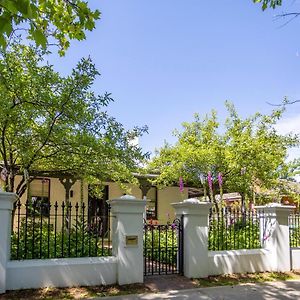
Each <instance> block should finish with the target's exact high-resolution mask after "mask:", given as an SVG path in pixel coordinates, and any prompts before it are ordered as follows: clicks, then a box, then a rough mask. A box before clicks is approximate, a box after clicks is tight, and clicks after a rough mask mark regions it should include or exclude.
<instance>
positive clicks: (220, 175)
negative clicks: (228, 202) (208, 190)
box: [218, 172, 223, 188]
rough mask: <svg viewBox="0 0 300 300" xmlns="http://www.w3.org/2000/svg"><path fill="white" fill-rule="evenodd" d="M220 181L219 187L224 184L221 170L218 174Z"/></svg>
mask: <svg viewBox="0 0 300 300" xmlns="http://www.w3.org/2000/svg"><path fill="white" fill-rule="evenodd" d="M218 182H219V187H220V188H221V187H222V184H223V177H222V173H221V172H219V174H218Z"/></svg>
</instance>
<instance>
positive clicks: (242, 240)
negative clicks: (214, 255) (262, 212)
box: [208, 207, 262, 251]
mask: <svg viewBox="0 0 300 300" xmlns="http://www.w3.org/2000/svg"><path fill="white" fill-rule="evenodd" d="M260 224H261V221H260V216H259V215H258V214H257V212H256V211H255V210H245V211H242V210H241V209H240V208H231V207H225V208H221V209H219V211H216V210H215V209H211V211H210V214H209V239H208V249H209V250H211V251H220V250H237V249H257V248H261V247H262V245H261V238H260Z"/></svg>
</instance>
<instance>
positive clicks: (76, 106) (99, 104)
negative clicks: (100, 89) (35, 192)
mask: <svg viewBox="0 0 300 300" xmlns="http://www.w3.org/2000/svg"><path fill="white" fill-rule="evenodd" d="M44 54H45V51H43V50H41V49H36V48H33V47H28V46H24V45H18V44H14V45H12V47H11V48H10V49H6V50H5V51H2V53H1V56H0V103H1V110H0V158H1V160H2V161H3V166H4V168H5V169H4V170H7V172H8V175H7V176H6V190H7V191H15V192H16V193H17V194H18V195H19V196H21V195H22V194H23V193H24V192H25V190H26V187H27V184H28V181H29V180H30V174H32V172H33V171H58V172H61V173H64V174H69V175H72V176H74V177H76V178H83V179H86V180H88V181H89V182H92V181H93V180H97V181H98V182H99V181H101V180H107V179H112V180H116V181H125V180H128V179H130V178H131V179H132V175H131V172H132V171H134V170H136V169H137V168H138V163H139V162H140V161H141V160H143V159H144V158H145V157H146V155H145V154H143V153H142V151H141V149H140V148H139V147H137V146H134V145H132V143H131V140H132V139H133V138H134V137H136V136H139V135H141V134H142V133H144V132H145V131H146V128H138V127H136V128H134V129H133V130H131V131H127V130H125V129H124V127H123V126H122V124H120V123H119V122H117V121H116V120H115V119H114V118H112V117H110V116H109V115H108V114H107V112H106V111H105V109H106V106H107V105H108V104H109V103H110V102H111V101H112V99H111V96H110V94H107V93H106V94H105V95H104V96H98V95H95V94H94V92H93V91H92V90H91V87H92V84H93V83H94V80H95V78H96V76H97V75H99V73H98V71H97V70H96V68H95V66H94V65H93V64H92V62H91V60H90V59H82V60H81V61H80V62H79V63H78V64H77V66H76V68H74V69H73V71H72V73H71V75H69V76H67V77H62V76H61V75H59V74H58V73H57V72H55V71H54V70H53V67H52V66H51V65H49V64H46V63H45V61H44ZM17 174H21V175H22V180H21V182H20V183H19V184H18V186H15V176H16V175H17Z"/></svg>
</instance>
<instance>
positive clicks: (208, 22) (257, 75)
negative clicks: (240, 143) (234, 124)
mask: <svg viewBox="0 0 300 300" xmlns="http://www.w3.org/2000/svg"><path fill="white" fill-rule="evenodd" d="M284 2H285V6H282V7H281V8H279V9H277V10H273V9H269V10H267V11H264V12H262V10H261V7H260V5H255V4H253V2H252V0H242V1H241V0H240V1H237V0H215V1H208V0H206V1H204V0H185V1H184V0H163V1H162V0H151V1H146V0H90V1H88V3H89V5H90V7H92V8H94V9H95V8H98V9H99V10H100V11H101V13H102V15H101V19H100V20H99V21H98V22H97V24H96V29H95V30H94V31H92V32H90V33H88V34H87V39H86V40H85V41H81V42H77V41H73V42H72V44H71V47H70V49H69V50H68V51H67V54H66V56H65V57H63V58H60V57H59V56H58V55H56V54H54V55H52V56H51V57H50V58H49V60H50V62H51V63H52V64H54V66H55V69H56V70H58V71H60V72H62V73H63V74H68V72H70V71H71V69H72V67H74V66H75V65H76V63H77V62H78V61H79V60H80V58H81V57H87V56H90V57H91V58H92V60H93V62H94V63H95V64H96V67H97V68H98V70H99V71H100V73H101V76H100V77H99V78H98V79H97V80H96V82H95V85H94V87H93V89H94V90H95V91H96V92H97V93H99V94H103V93H104V92H105V91H107V92H109V93H111V94H112V97H113V98H114V100H115V101H114V102H113V103H111V104H110V105H109V107H108V109H107V110H108V112H109V113H110V114H111V115H112V116H114V117H116V119H117V120H118V121H120V122H121V123H122V124H123V125H124V126H125V127H126V128H127V129H130V128H132V127H133V126H135V125H137V126H143V125H148V127H149V134H146V135H144V136H143V137H141V138H140V140H139V142H140V145H141V147H142V148H143V150H144V151H150V152H152V153H153V151H154V149H155V148H159V147H161V146H162V145H163V144H164V140H166V141H168V142H170V143H174V142H175V138H174V137H172V131H173V130H174V129H175V128H177V129H180V128H181V123H182V122H184V121H188V122H191V121H193V115H194V113H199V114H200V115H203V116H204V115H205V114H207V113H209V112H210V111H211V110H212V109H214V110H216V111H217V112H218V115H219V117H220V120H221V121H222V120H224V119H225V117H226V109H225V106H224V102H225V100H230V101H231V102H232V103H234V104H235V106H236V108H237V110H238V112H239V113H240V115H241V116H243V117H246V116H249V115H250V114H253V113H255V112H262V113H270V112H271V110H272V109H273V108H274V107H272V106H271V105H269V104H268V102H271V103H280V102H281V101H282V100H283V98H284V97H288V99H290V100H296V99H300V88H299V79H300V35H299V32H300V18H299V20H298V19H295V20H293V21H292V22H290V23H289V24H286V25H285V23H286V21H288V20H287V19H282V18H277V17H276V16H278V15H279V14H281V13H284V12H288V11H300V1H298V0H290V1H289V0H286V1H284ZM278 129H279V130H280V132H281V133H286V132H289V131H293V132H295V133H300V103H299V104H294V105H291V106H289V107H288V110H287V112H286V113H285V116H284V119H282V121H281V122H280V124H279V126H278ZM298 153H299V155H300V152H299V151H295V150H294V151H292V152H291V157H290V158H294V157H295V156H297V155H298Z"/></svg>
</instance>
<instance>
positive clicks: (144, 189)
mask: <svg viewBox="0 0 300 300" xmlns="http://www.w3.org/2000/svg"><path fill="white" fill-rule="evenodd" d="M134 176H135V177H136V178H137V179H138V182H139V185H133V184H126V186H127V188H128V190H130V194H131V195H133V196H135V197H136V198H138V199H143V198H145V197H146V199H147V200H148V201H147V207H146V212H145V218H146V219H148V220H150V219H152V220H157V221H158V222H159V223H160V224H164V223H166V222H168V221H173V220H174V218H175V213H174V210H173V208H172V206H171V203H174V202H180V201H182V200H184V199H186V198H188V196H189V188H185V189H184V192H182V193H181V192H180V191H179V187H177V186H169V187H166V188H162V189H159V188H157V187H156V186H153V185H152V184H151V183H150V181H149V179H152V178H153V177H155V176H157V175H153V174H148V175H139V174H134ZM20 180H21V176H16V182H15V186H17V185H18V183H19V182H20ZM103 185H104V188H103V193H102V197H101V198H99V197H97V196H95V195H93V194H92V193H90V192H89V186H88V184H87V183H85V182H83V181H82V180H76V179H73V178H72V177H68V176H61V174H55V173H53V172H44V173H39V174H35V175H34V179H33V180H32V181H31V182H30V183H29V185H28V188H27V190H26V191H25V193H24V194H23V195H22V196H21V198H20V201H21V203H25V202H26V200H27V199H28V200H29V201H30V203H35V204H36V205H37V206H38V207H44V208H42V212H43V214H44V215H45V216H47V214H49V212H48V211H47V209H48V208H47V205H44V204H48V203H50V204H51V205H52V206H53V205H54V204H55V203H56V201H57V204H58V214H61V205H62V203H63V202H68V203H70V204H71V205H72V206H73V207H74V206H75V205H76V203H81V204H82V203H85V206H86V207H87V206H88V207H89V209H90V211H89V214H90V215H92V216H103V215H105V214H107V213H108V205H107V203H106V200H108V199H114V198H119V197H120V196H122V195H124V190H123V189H122V188H121V187H120V185H119V184H118V183H116V182H109V181H108V182H105V183H104V184H103ZM22 209H23V208H22Z"/></svg>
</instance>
